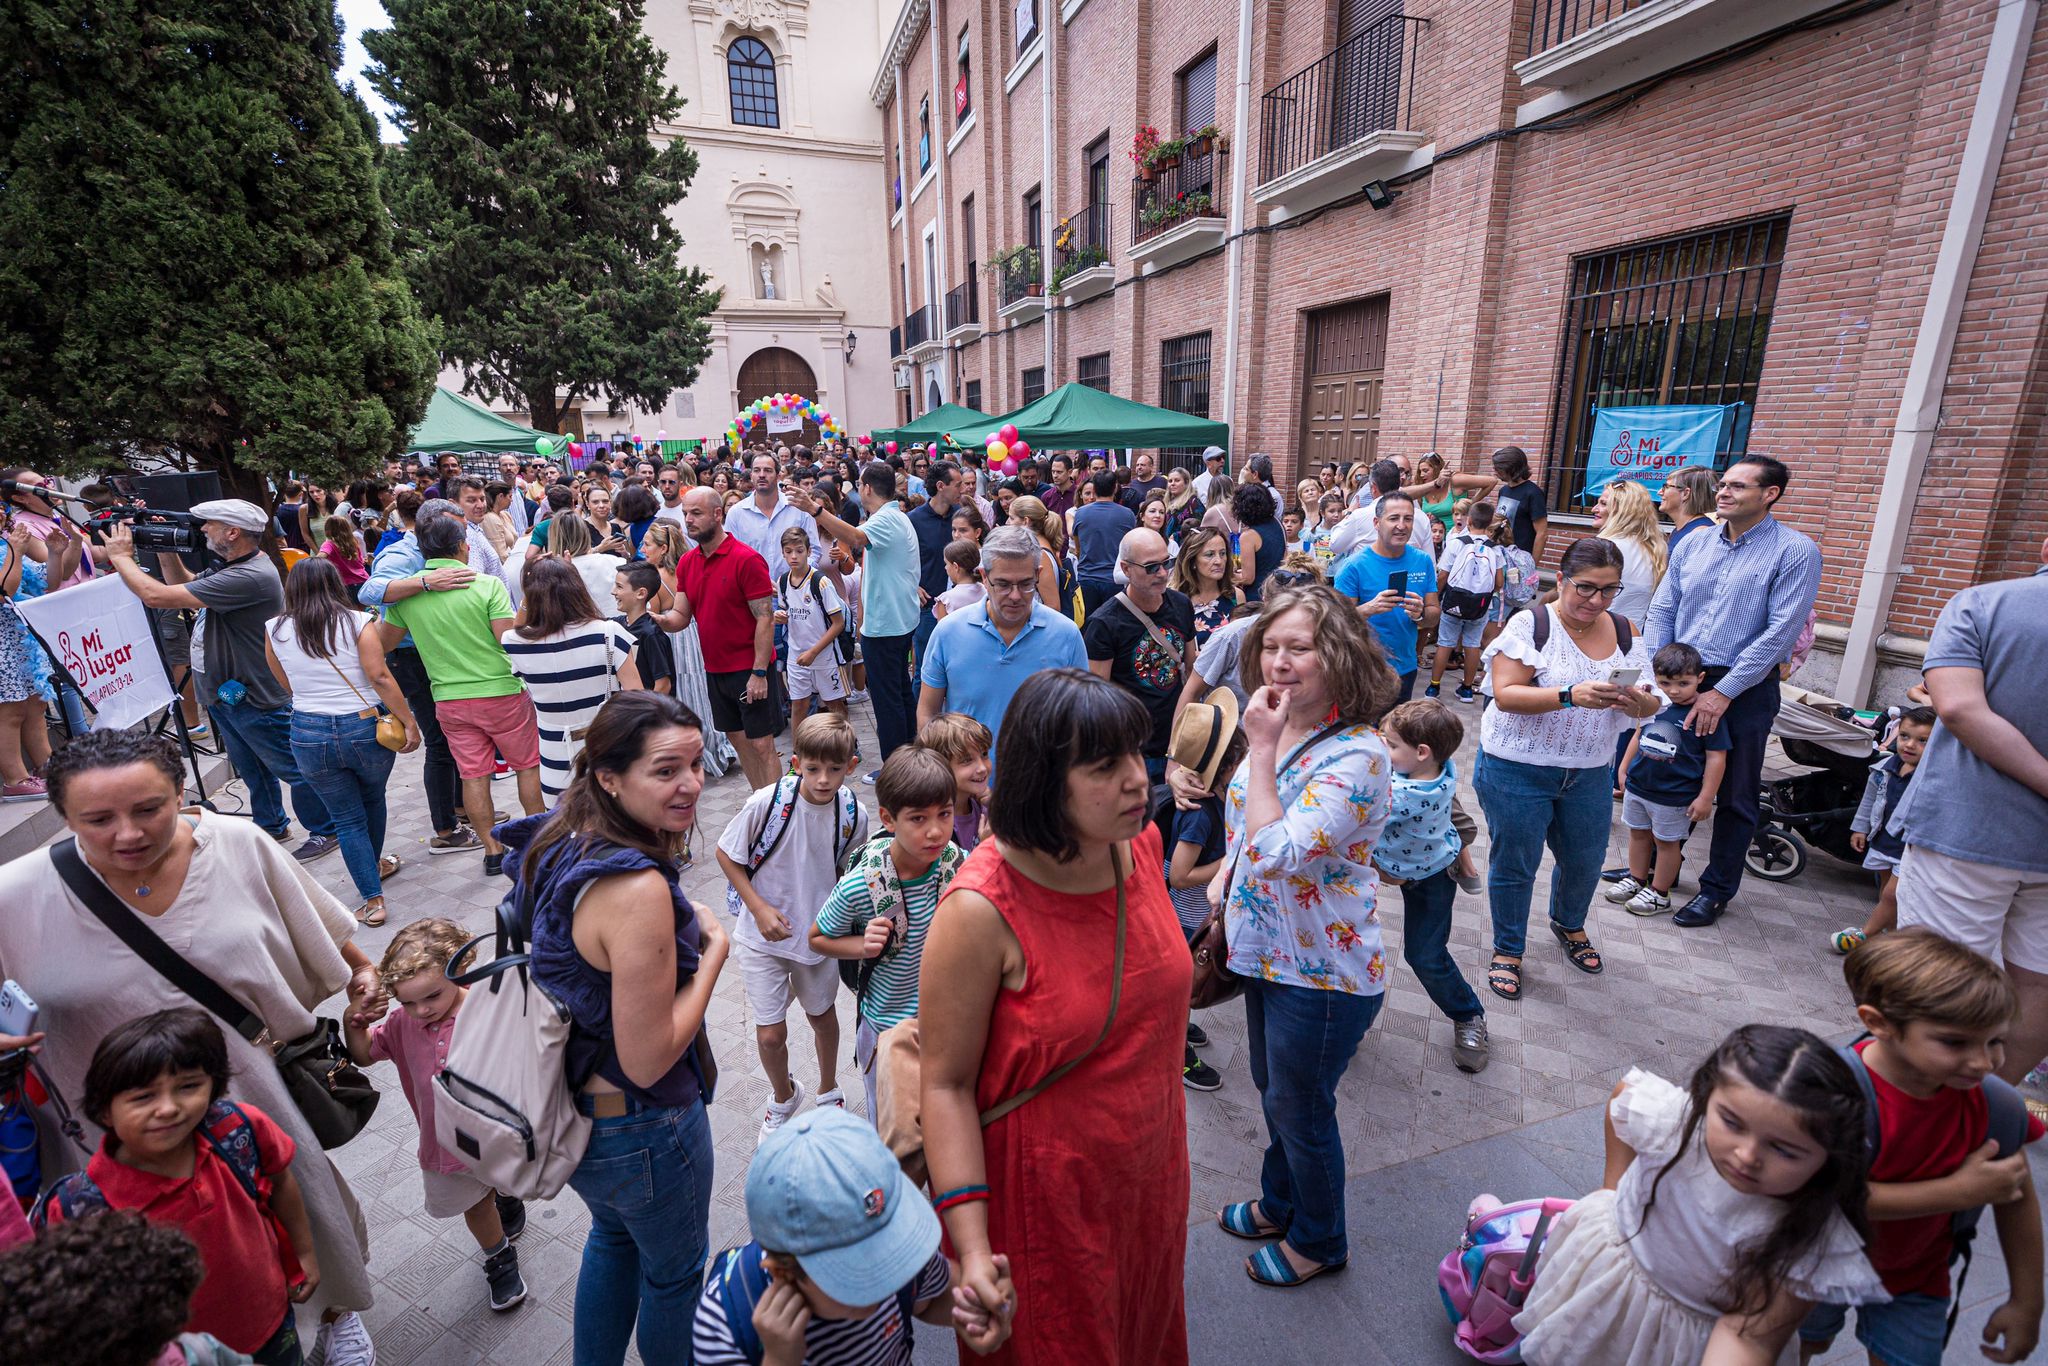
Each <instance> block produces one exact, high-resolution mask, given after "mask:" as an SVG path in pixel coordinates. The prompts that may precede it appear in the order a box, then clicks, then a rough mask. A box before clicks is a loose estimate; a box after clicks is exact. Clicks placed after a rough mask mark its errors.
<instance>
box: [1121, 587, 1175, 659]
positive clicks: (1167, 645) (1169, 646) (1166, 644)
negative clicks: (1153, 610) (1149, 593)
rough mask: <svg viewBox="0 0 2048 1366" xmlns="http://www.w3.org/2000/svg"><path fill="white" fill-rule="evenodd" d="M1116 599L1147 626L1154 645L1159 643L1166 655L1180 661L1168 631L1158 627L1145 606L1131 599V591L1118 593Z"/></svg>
mask: <svg viewBox="0 0 2048 1366" xmlns="http://www.w3.org/2000/svg"><path fill="white" fill-rule="evenodd" d="M1116 600H1117V601H1118V602H1120V603H1122V604H1123V605H1124V607H1125V608H1126V609H1128V610H1129V612H1130V614H1131V615H1132V616H1134V617H1136V618H1137V619H1138V624H1139V625H1140V626H1142V627H1144V628H1145V634H1146V635H1148V636H1150V637H1152V643H1153V644H1154V645H1157V646H1158V647H1159V648H1160V649H1162V650H1164V651H1165V652H1166V657H1167V658H1168V659H1171V660H1173V661H1174V662H1176V663H1178V662H1179V661H1180V655H1179V654H1178V653H1177V652H1176V651H1175V650H1174V648H1173V643H1172V642H1171V641H1169V640H1168V639H1167V638H1166V633H1165V632H1164V631H1161V630H1160V629H1159V627H1158V624H1157V623H1155V622H1154V621H1153V620H1152V618H1151V617H1149V616H1147V615H1146V614H1145V609H1144V608H1142V607H1140V606H1138V604H1137V603H1135V602H1132V601H1131V595H1130V594H1129V593H1119V594H1117V595H1116Z"/></svg>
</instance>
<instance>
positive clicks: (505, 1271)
mask: <svg viewBox="0 0 2048 1366" xmlns="http://www.w3.org/2000/svg"><path fill="white" fill-rule="evenodd" d="M484 1280H485V1282H486V1283H487V1284H489V1286H490V1287H491V1309H492V1311H493V1312H495V1313H499V1314H502V1313H504V1312H505V1311H506V1310H507V1309H510V1308H511V1307H512V1306H513V1305H515V1304H517V1303H519V1302H520V1301H521V1300H523V1299H525V1298H526V1282H525V1281H524V1280H522V1279H520V1276H519V1249H518V1248H516V1247H514V1246H512V1245H511V1244H510V1243H507V1244H505V1246H504V1248H503V1249H502V1250H500V1251H498V1252H493V1253H492V1254H491V1255H490V1256H488V1257H486V1258H484ZM330 1360H331V1358H330Z"/></svg>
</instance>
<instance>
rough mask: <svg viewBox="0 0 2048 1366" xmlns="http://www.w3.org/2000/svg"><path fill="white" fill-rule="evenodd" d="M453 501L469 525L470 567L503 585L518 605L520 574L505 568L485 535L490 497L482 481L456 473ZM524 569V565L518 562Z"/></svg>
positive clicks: (521, 593) (521, 597)
mask: <svg viewBox="0 0 2048 1366" xmlns="http://www.w3.org/2000/svg"><path fill="white" fill-rule="evenodd" d="M451 488H452V489H453V491H454V493H455V495H456V496H455V503H456V505H457V506H458V507H460V508H461V509H462V517H463V520H464V522H465V523H467V525H468V528H469V535H468V540H469V567H470V568H471V569H474V570H475V571H476V572H477V573H479V574H489V575H490V576H491V577H492V578H495V579H497V580H499V581H500V582H502V583H503V584H504V585H505V591H506V592H508V593H510V594H511V595H512V605H513V606H514V607H517V606H518V605H519V604H520V603H521V602H522V601H523V600H524V599H525V597H526V590H525V587H524V586H523V585H522V584H521V583H520V582H519V575H518V574H515V573H513V572H512V571H511V570H510V569H508V568H506V567H505V562H504V561H503V560H501V559H499V558H498V552H497V551H496V550H495V549H493V548H492V546H491V538H490V537H488V536H486V535H484V525H483V523H484V513H485V512H486V511H488V510H489V508H490V499H489V498H488V497H486V496H485V494H484V481H483V480H481V479H478V478H477V477H476V476H474V475H469V474H464V475H459V476H457V477H456V478H455V479H454V480H453V481H452V482H451ZM520 568H521V569H522V570H523V569H524V568H525V565H523V564H522V565H521V566H520Z"/></svg>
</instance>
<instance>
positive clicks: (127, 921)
mask: <svg viewBox="0 0 2048 1366" xmlns="http://www.w3.org/2000/svg"><path fill="white" fill-rule="evenodd" d="M50 861H51V862H52V863H54V864H56V865H57V875H58V876H59V877H61V878H63V879H64V884H65V886H67V887H69V888H70V889H71V892H72V895H74V896H76V897H77V898H78V899H79V900H80V901H82V902H84V903H85V908H86V909H87V910H89V911H91V912H92V913H93V915H94V916H95V917H97V918H98V920H99V922H100V923H101V924H102V925H105V926H106V927H107V928H108V929H110V930H112V931H113V932H114V934H115V936H116V937H117V938H119V939H120V941H121V942H122V943H123V944H126V945H127V946H128V947H129V949H130V950H132V951H133V952H134V954H135V956H136V957H137V958H140V959H141V960H142V961H143V962H145V963H147V964H149V966H150V967H152V968H155V969H156V971H157V974H158V975H159V976H160V977H162V978H163V979H164V980H165V981H166V982H169V983H170V984H171V985H172V986H174V987H176V988H177V989H178V990H179V991H181V992H183V993H184V994H185V995H187V996H189V997H190V998H191V999H192V1000H193V1001H194V1002H195V1003H197V1004H199V1005H202V1006H204V1007H206V1009H208V1010H210V1011H212V1012H213V1013H214V1014H215V1015H217V1016H219V1017H220V1018H221V1019H222V1020H223V1021H224V1022H226V1024H227V1025H228V1027H229V1028H231V1029H233V1030H234V1031H235V1032H236V1033H237V1034H239V1035H241V1036H242V1037H243V1038H244V1039H246V1040H248V1041H249V1042H250V1043H252V1044H254V1045H255V1046H256V1047H258V1048H260V1049H263V1050H264V1051H266V1052H268V1053H269V1054H270V1056H271V1058H272V1060H273V1061H275V1062H276V1064H277V1070H278V1074H279V1075H280V1076H282V1077H283V1078H284V1085H285V1090H287V1091H288V1092H290V1093H291V1098H292V1103H293V1104H294V1105H296V1106H298V1107H299V1113H300V1114H301V1115H304V1116H305V1118H306V1124H307V1126H308V1127H310V1128H311V1129H312V1130H313V1137H314V1138H315V1139H317V1140H318V1141H319V1143H320V1146H321V1147H323V1148H339V1147H340V1146H341V1145H342V1144H344V1143H346V1142H348V1141H349V1140H350V1139H352V1138H354V1137H355V1136H356V1135H357V1134H359V1133H361V1132H362V1131H363V1129H364V1127H365V1126H366V1125H368V1124H369V1122H370V1116H371V1115H373V1114H375V1113H376V1112H377V1102H378V1101H379V1100H380V1099H381V1098H382V1097H381V1096H380V1094H379V1093H378V1091H377V1088H376V1087H375V1086H373V1085H371V1084H370V1079H369V1078H368V1077H366V1076H364V1075H363V1074H362V1071H361V1070H360V1069H359V1068H357V1067H356V1065H355V1063H354V1062H353V1061H352V1060H351V1059H350V1058H349V1053H348V1044H347V1043H346V1042H345V1041H344V1040H343V1039H342V1036H341V1024H340V1022H339V1021H336V1020H328V1019H316V1020H315V1021H314V1022H313V1032H312V1033H310V1034H308V1035H306V1036H305V1037H304V1038H302V1039H294V1040H292V1041H291V1042H289V1043H287V1042H284V1041H282V1040H279V1039H274V1038H272V1037H271V1035H270V1028H269V1026H267V1025H265V1024H264V1023H263V1021H261V1020H259V1019H257V1018H256V1016H255V1014H254V1013H253V1012H251V1011H250V1009H249V1008H248V1007H247V1006H245V1005H243V1004H242V1003H241V1002H240V1001H237V1000H236V999H235V998H234V997H232V996H230V995H228V993H227V992H226V991H225V990H223V989H222V988H221V986H220V984H219V983H217V982H215V981H214V980H213V979H212V978H211V977H208V976H207V975H206V974H205V973H203V972H201V971H200V970H199V969H198V968H195V967H193V966H192V965H191V964H190V963H188V962H186V961H185V960H184V959H183V958H181V957H180V956H179V955H178V951H177V950H176V949H173V948H172V947H171V946H170V945H169V944H166V943H165V942H164V941H163V940H162V939H161V938H159V937H158V936H157V933H156V931H154V930H152V929H150V928H149V926H148V925H147V924H146V923H144V921H143V919H142V917H141V916H139V915H137V914H136V913H135V912H134V911H132V910H130V909H129V908H128V907H127V906H126V905H124V904H123V903H122V901H121V899H120V898H119V897H117V896H115V895H114V893H113V891H112V890H111V889H110V888H109V887H108V886H107V884H106V883H104V882H102V881H100V879H99V877H98V876H97V875H96V874H95V873H94V872H93V871H92V870H91V869H90V868H88V867H87V866H86V863H85V859H84V857H83V856H82V855H80V854H79V852H78V841H77V840H75V839H67V840H60V841H58V842H57V843H56V844H54V845H52V846H51V847H50Z"/></svg>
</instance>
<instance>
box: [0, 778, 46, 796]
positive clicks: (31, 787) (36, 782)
mask: <svg viewBox="0 0 2048 1366" xmlns="http://www.w3.org/2000/svg"><path fill="white" fill-rule="evenodd" d="M49 799H50V788H49V785H48V784H47V783H45V782H44V781H43V780H42V779H41V778H35V777H29V778H23V779H22V780H21V781H20V782H18V783H9V784H7V785H6V786H5V787H0V802H46V801H48V800H49Z"/></svg>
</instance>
